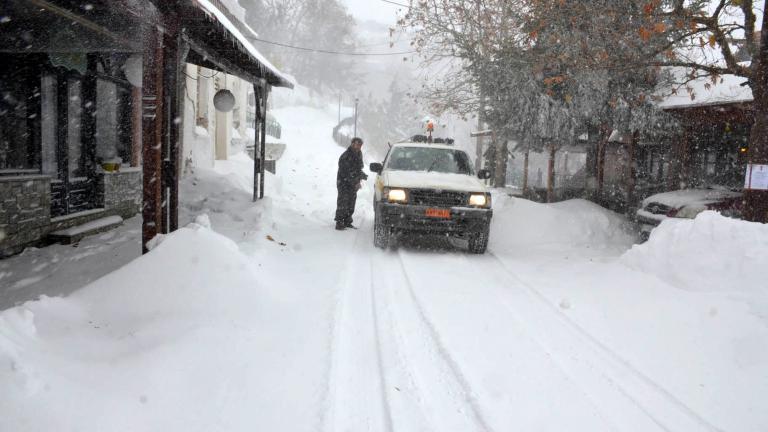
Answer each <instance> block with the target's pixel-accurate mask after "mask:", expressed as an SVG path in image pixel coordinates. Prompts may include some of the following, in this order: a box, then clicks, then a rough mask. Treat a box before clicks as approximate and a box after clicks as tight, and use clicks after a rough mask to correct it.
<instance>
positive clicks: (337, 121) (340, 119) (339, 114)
mask: <svg viewBox="0 0 768 432" xmlns="http://www.w3.org/2000/svg"><path fill="white" fill-rule="evenodd" d="M339 123H341V93H339V121H337V122H336V124H339Z"/></svg>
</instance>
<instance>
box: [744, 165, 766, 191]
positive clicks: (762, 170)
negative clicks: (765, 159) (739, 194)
mask: <svg viewBox="0 0 768 432" xmlns="http://www.w3.org/2000/svg"><path fill="white" fill-rule="evenodd" d="M744 189H751V190H768V165H758V164H748V165H747V175H746V177H745V179H744Z"/></svg>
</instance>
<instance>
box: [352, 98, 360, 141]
mask: <svg viewBox="0 0 768 432" xmlns="http://www.w3.org/2000/svg"><path fill="white" fill-rule="evenodd" d="M358 101H359V100H358V99H357V98H355V132H354V133H353V135H354V136H355V137H356V136H357V103H358ZM353 138H354V137H353Z"/></svg>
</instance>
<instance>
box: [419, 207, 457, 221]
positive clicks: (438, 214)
mask: <svg viewBox="0 0 768 432" xmlns="http://www.w3.org/2000/svg"><path fill="white" fill-rule="evenodd" d="M424 214H426V215H427V216H428V217H433V218H441V219H450V218H451V211H450V210H449V209H435V208H430V209H427V210H426V211H425V212H424Z"/></svg>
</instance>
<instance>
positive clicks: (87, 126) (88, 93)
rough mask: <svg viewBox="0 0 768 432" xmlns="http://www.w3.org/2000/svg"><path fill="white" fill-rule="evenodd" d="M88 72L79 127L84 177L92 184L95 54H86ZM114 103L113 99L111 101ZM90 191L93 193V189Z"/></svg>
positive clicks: (95, 103) (94, 126)
mask: <svg viewBox="0 0 768 432" xmlns="http://www.w3.org/2000/svg"><path fill="white" fill-rule="evenodd" d="M86 58H87V65H88V66H87V67H88V72H87V73H86V74H85V77H84V78H83V90H82V91H83V100H82V103H83V117H82V129H81V142H82V144H83V152H84V155H83V168H84V169H85V174H86V177H88V179H89V180H90V183H91V187H93V186H94V183H95V181H94V180H95V177H96V110H97V109H98V101H97V80H96V71H97V70H96V67H97V60H98V58H97V54H88V55H87V57H86ZM111 102H112V103H114V101H111ZM91 191H92V192H91V193H94V191H93V189H92V190H91Z"/></svg>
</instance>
